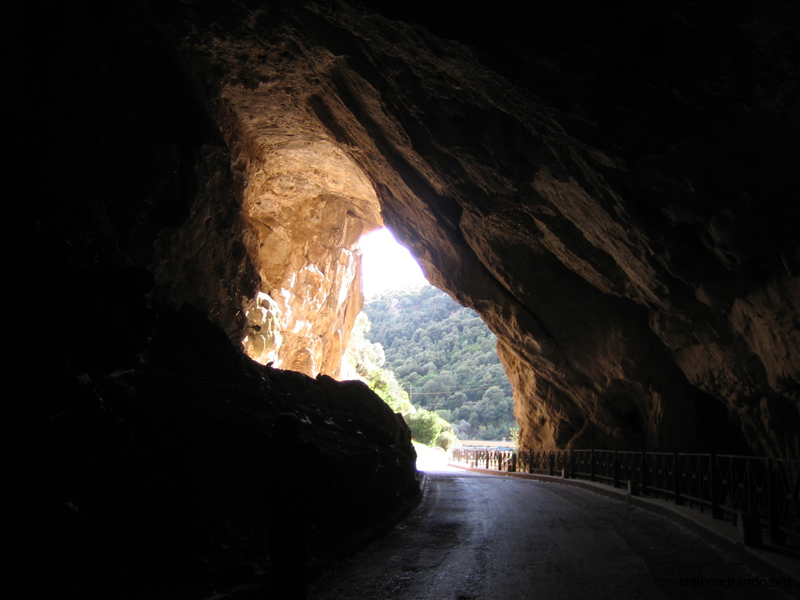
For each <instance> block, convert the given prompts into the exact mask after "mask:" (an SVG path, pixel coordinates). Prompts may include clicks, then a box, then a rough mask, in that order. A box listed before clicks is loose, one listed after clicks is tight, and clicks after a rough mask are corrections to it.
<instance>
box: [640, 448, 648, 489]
mask: <svg viewBox="0 0 800 600" xmlns="http://www.w3.org/2000/svg"><path fill="white" fill-rule="evenodd" d="M641 472H642V487H641V489H642V496H647V451H646V450H643V451H642V467H641Z"/></svg>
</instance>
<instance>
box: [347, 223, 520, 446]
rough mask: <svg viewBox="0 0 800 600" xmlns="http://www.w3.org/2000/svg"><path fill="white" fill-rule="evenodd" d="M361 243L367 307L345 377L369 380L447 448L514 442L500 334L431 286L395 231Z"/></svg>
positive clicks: (422, 437) (416, 428) (416, 427)
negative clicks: (499, 350) (472, 442)
mask: <svg viewBox="0 0 800 600" xmlns="http://www.w3.org/2000/svg"><path fill="white" fill-rule="evenodd" d="M359 245H360V248H361V251H362V253H363V254H362V277H363V282H364V296H365V305H364V308H363V310H362V312H361V313H360V314H359V315H358V317H357V318H356V321H355V324H354V327H353V331H352V333H351V335H350V341H349V344H348V347H347V351H346V352H345V354H344V356H343V359H342V369H341V377H342V378H343V379H361V380H363V381H365V382H367V384H368V385H369V386H370V387H372V388H373V389H374V390H375V391H376V392H377V393H378V394H379V395H380V396H381V397H382V398H383V399H384V401H386V403H387V404H389V406H391V407H392V409H393V410H394V411H395V412H399V413H401V414H403V416H404V418H405V419H406V422H408V424H409V425H410V426H411V428H412V431H413V432H414V434H415V438H416V439H418V440H419V441H422V442H424V443H426V444H427V445H430V446H434V445H439V446H441V447H444V448H447V447H449V446H450V445H452V444H453V443H454V442H455V438H456V437H458V439H460V440H464V441H465V440H476V443H480V442H481V441H485V442H488V441H503V440H505V441H507V442H511V441H512V439H511V438H512V437H513V434H512V431H514V430H515V429H516V420H515V419H514V414H513V413H514V401H513V394H512V390H511V384H510V382H509V381H508V378H507V376H506V372H505V369H504V368H503V366H502V364H501V363H500V359H499V358H498V356H497V339H496V337H495V336H494V334H492V333H491V331H490V330H489V328H488V327H487V326H486V324H485V323H484V322H483V320H482V319H481V318H480V316H479V315H478V314H477V313H476V312H475V311H473V310H472V309H469V308H466V307H464V306H461V305H460V304H457V303H456V302H455V301H454V300H453V299H452V298H450V296H448V295H447V294H445V293H444V292H442V291H441V290H439V289H437V288H435V287H433V286H432V285H430V284H429V283H428V281H427V280H426V279H425V277H424V275H423V273H422V269H421V268H420V266H419V264H418V263H417V262H416V260H415V259H414V258H413V256H412V255H411V253H410V252H409V251H408V250H407V249H406V248H405V247H403V246H402V245H400V244H399V243H398V242H397V241H396V240H395V238H394V237H393V235H392V233H391V232H390V231H389V230H388V229H385V228H384V229H379V230H377V231H374V232H371V233H369V234H367V235H365V236H364V237H362V238H361V241H360V244H359Z"/></svg>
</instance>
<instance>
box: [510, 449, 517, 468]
mask: <svg viewBox="0 0 800 600" xmlns="http://www.w3.org/2000/svg"><path fill="white" fill-rule="evenodd" d="M511 472H512V473H516V472H517V453H516V451H515V452H512V453H511Z"/></svg>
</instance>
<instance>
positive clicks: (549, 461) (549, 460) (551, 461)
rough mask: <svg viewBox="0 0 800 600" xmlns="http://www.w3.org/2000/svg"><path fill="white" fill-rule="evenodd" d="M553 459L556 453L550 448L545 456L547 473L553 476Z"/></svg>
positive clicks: (554, 459)
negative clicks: (546, 456)
mask: <svg viewBox="0 0 800 600" xmlns="http://www.w3.org/2000/svg"><path fill="white" fill-rule="evenodd" d="M555 461H556V455H555V454H554V453H553V451H552V450H551V451H550V454H549V455H548V458H547V463H548V465H547V466H548V473H549V474H550V476H551V477H552V476H553V465H554V463H555Z"/></svg>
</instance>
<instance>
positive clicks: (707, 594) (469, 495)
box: [309, 467, 800, 600]
mask: <svg viewBox="0 0 800 600" xmlns="http://www.w3.org/2000/svg"><path fill="white" fill-rule="evenodd" d="M764 577H765V575H764V574H758V573H755V572H753V571H752V570H750V569H749V568H748V567H746V566H744V565H743V564H741V563H739V562H737V561H736V560H735V559H733V558H731V557H729V556H727V555H726V554H725V553H723V552H722V551H721V550H719V549H718V548H716V547H715V546H712V545H711V544H709V543H708V542H706V541H704V540H703V539H701V538H699V537H698V536H696V535H695V534H693V533H691V532H690V531H688V530H687V529H685V528H684V527H682V526H681V525H678V524H676V523H674V522H672V521H670V520H668V519H667V518H665V517H662V516H660V515H655V514H652V513H650V512H648V511H645V510H642V509H639V508H636V507H633V506H630V505H629V504H626V503H623V502H620V501H617V500H614V499H611V498H606V497H605V496H601V495H599V494H595V493H593V492H590V491H587V490H583V489H579V488H574V487H569V486H565V485H559V484H557V483H549V482H540V481H531V480H522V479H514V478H506V477H498V476H489V475H479V474H475V473H470V472H465V471H462V470H459V469H452V468H448V467H442V468H440V470H430V471H428V482H427V486H426V493H425V497H424V498H423V500H422V502H421V504H420V506H419V508H418V509H417V510H416V511H415V512H414V513H413V514H412V515H411V516H410V517H409V518H407V519H406V520H405V521H403V522H402V523H401V524H399V525H398V526H397V527H395V529H394V530H392V531H391V532H390V533H389V534H387V535H386V536H384V537H383V538H381V539H379V540H378V541H377V542H375V543H374V544H372V545H371V546H370V547H369V548H367V549H365V550H363V551H361V552H360V553H358V554H357V555H355V556H353V557H351V558H350V559H348V560H346V561H345V562H344V563H342V564H340V565H339V566H337V567H335V568H334V569H332V570H330V571H327V572H325V573H323V574H321V575H318V576H317V577H316V578H315V579H314V581H312V585H311V593H310V596H309V597H310V598H311V600H390V599H396V600H522V599H536V598H547V599H548V600H550V599H561V598H569V599H570V600H572V599H576V600H578V599H582V598H585V599H591V600H602V599H606V598H608V599H611V598H613V599H614V600H620V599H627V598H630V599H636V600H648V599H654V600H656V599H657V600H665V599H678V598H679V599H682V600H683V599H693V600H694V599H697V600H700V599H703V600H707V599H710V600H716V599H719V600H722V599H723V598H724V599H725V600H740V599H741V600H758V599H762V598H763V599H769V600H772V599H775V600H779V599H780V600H788V599H790V598H792V599H794V598H798V597H800V590H797V589H790V590H788V591H787V590H785V589H780V587H760V588H752V587H730V586H737V585H746V582H745V581H744V580H748V579H749V580H756V581H758V579H759V578H762V580H761V583H762V584H764V583H766V584H767V585H769V584H770V583H772V580H770V579H769V578H766V580H765V579H764ZM711 579H716V580H724V581H725V582H726V584H727V585H726V587H724V588H723V587H716V588H711V587H707V586H708V585H709V584H710V583H711V582H710V581H708V580H711ZM687 580H694V583H695V584H703V583H705V586H704V587H689V586H688V585H687V584H688V581H687ZM775 583H776V584H778V585H783V586H785V585H787V584H788V580H784V581H782V582H779V581H776V582H775Z"/></svg>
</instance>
